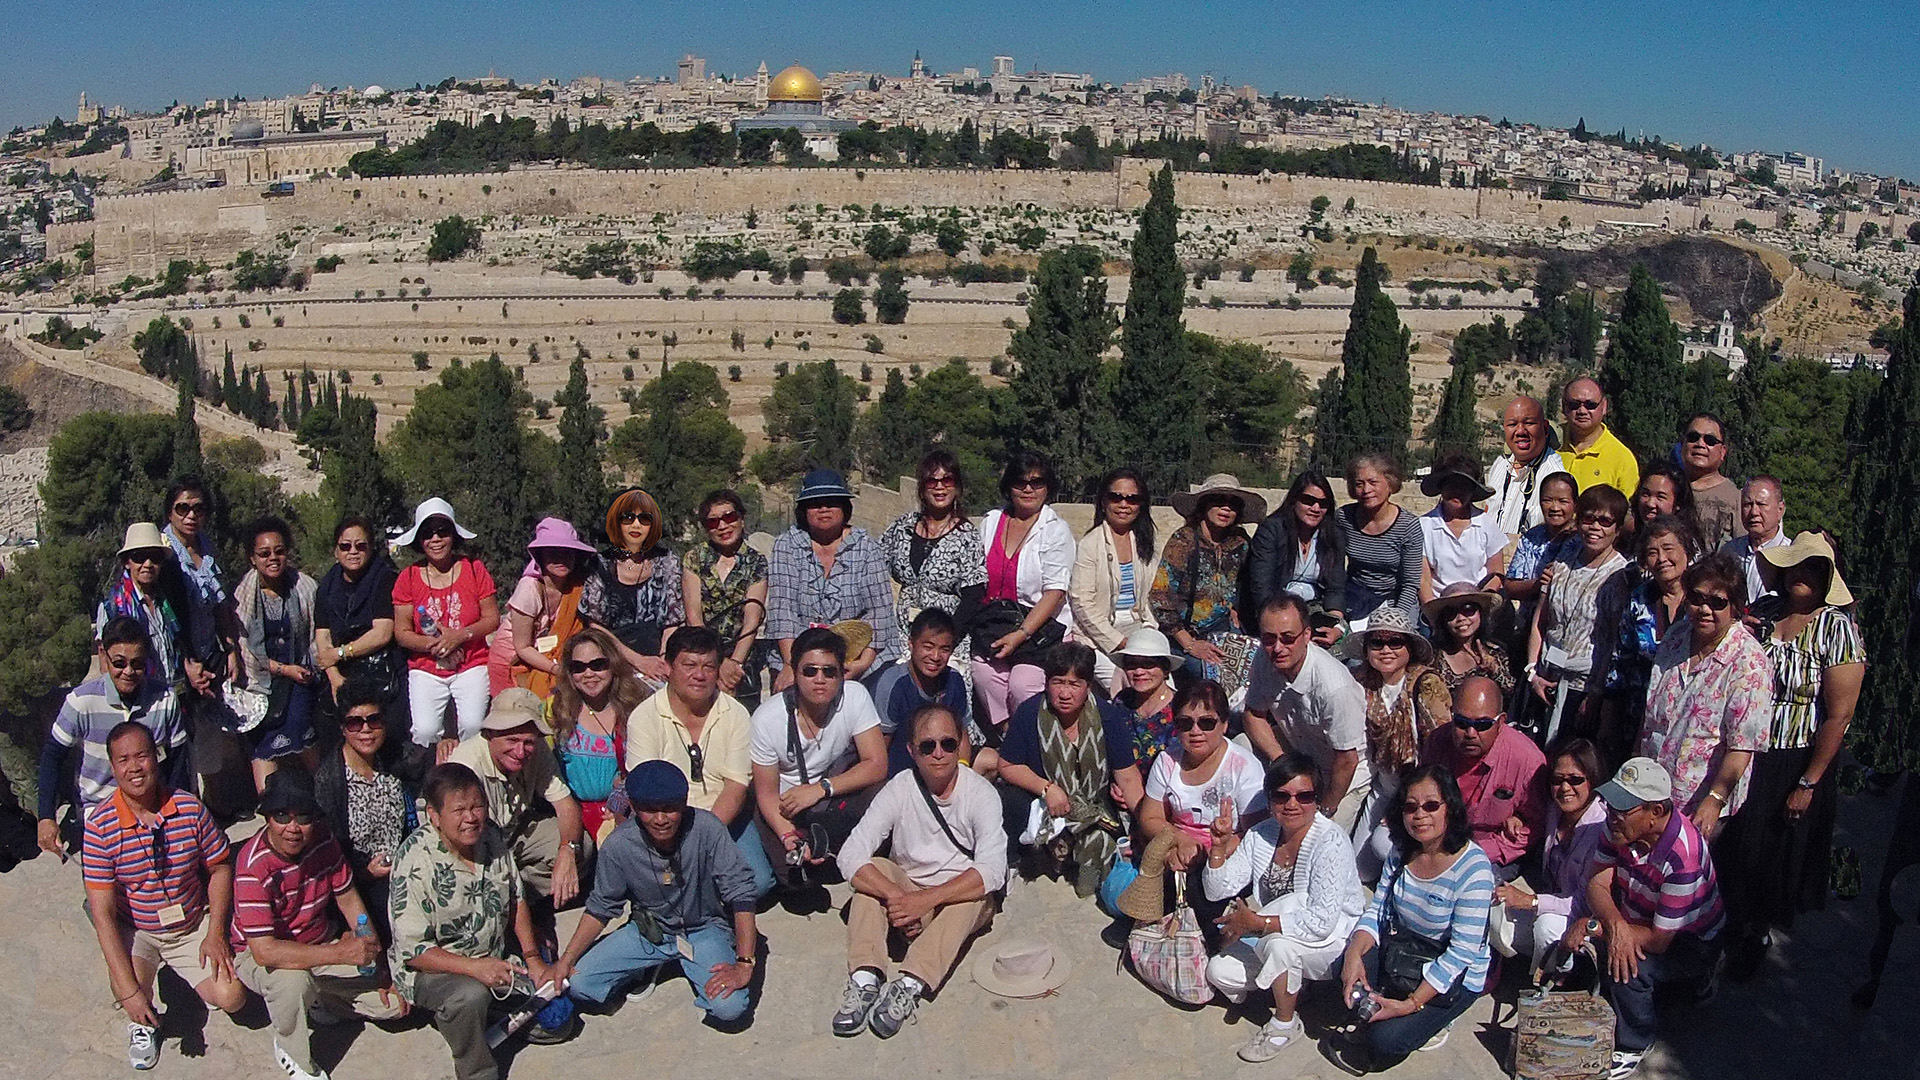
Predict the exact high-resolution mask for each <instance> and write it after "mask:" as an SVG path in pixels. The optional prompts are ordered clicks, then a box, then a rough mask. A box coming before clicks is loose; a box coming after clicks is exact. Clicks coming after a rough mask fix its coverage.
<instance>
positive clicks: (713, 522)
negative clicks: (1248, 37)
mask: <svg viewBox="0 0 1920 1080" xmlns="http://www.w3.org/2000/svg"><path fill="white" fill-rule="evenodd" d="M739 520H740V512H739V511H738V510H727V511H725V512H723V513H719V514H715V515H713V516H712V517H710V518H708V519H707V522H706V524H707V528H709V529H717V528H719V527H721V526H722V525H731V524H733V523H734V522H736V521H739Z"/></svg>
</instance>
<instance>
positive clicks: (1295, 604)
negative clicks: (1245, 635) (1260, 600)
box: [1255, 592, 1313, 629]
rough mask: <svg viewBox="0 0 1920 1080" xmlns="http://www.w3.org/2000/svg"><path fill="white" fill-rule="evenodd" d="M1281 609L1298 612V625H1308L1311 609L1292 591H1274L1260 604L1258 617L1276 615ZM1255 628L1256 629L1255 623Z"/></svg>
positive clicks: (1310, 619)
mask: <svg viewBox="0 0 1920 1080" xmlns="http://www.w3.org/2000/svg"><path fill="white" fill-rule="evenodd" d="M1283 611H1293V612H1296V613H1297V614H1299V616H1300V625H1302V626H1307V625H1310V623H1311V621H1312V619H1313V609H1312V608H1310V607H1308V606H1307V602H1306V601H1305V600H1302V599H1300V598H1299V597H1297V596H1295V595H1293V594H1292V593H1286V592H1283V593H1275V594H1273V595H1272V596H1270V597H1268V598H1267V602H1266V603H1264V604H1261V605H1260V618H1261V619H1265V618H1266V617H1267V616H1269V615H1278V614H1279V613H1281V612H1283ZM1255 629H1258V626H1257V625H1256V627H1255Z"/></svg>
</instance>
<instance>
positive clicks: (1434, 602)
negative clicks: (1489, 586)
mask: <svg viewBox="0 0 1920 1080" xmlns="http://www.w3.org/2000/svg"><path fill="white" fill-rule="evenodd" d="M1461 604H1478V605H1479V606H1480V615H1481V617H1482V618H1484V617H1486V616H1487V615H1488V614H1490V613H1491V612H1492V611H1493V609H1494V608H1496V607H1499V606H1500V597H1499V596H1498V595H1496V594H1494V593H1490V592H1488V591H1487V590H1485V589H1480V588H1475V587H1474V586H1473V585H1472V584H1471V583H1469V582H1465V581H1456V582H1454V583H1453V584H1451V585H1449V586H1447V587H1446V588H1444V589H1442V590H1440V595H1439V596H1436V597H1434V598H1433V599H1431V600H1429V601H1427V602H1426V603H1424V604H1421V605H1420V612H1421V614H1423V615H1425V616H1426V617H1427V625H1428V626H1439V625H1440V624H1441V623H1444V622H1446V621H1447V619H1446V612H1448V611H1451V610H1452V609H1454V608H1455V607H1458V606H1460V605H1461Z"/></svg>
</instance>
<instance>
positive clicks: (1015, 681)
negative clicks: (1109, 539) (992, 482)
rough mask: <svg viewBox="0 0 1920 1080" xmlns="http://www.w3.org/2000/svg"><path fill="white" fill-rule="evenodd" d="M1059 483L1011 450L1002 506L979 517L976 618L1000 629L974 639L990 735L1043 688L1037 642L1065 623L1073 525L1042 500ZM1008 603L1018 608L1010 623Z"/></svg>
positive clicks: (1035, 457) (1052, 638)
mask: <svg viewBox="0 0 1920 1080" xmlns="http://www.w3.org/2000/svg"><path fill="white" fill-rule="evenodd" d="M1059 486H1060V485H1059V481H1058V480H1057V479H1056V478H1055V475H1054V471H1053V463H1052V462H1051V461H1048V460H1047V458H1046V456H1045V455H1044V454H1038V453H1035V452H1033V451H1031V450H1021V451H1018V452H1016V453H1015V454H1013V456H1012V457H1011V458H1009V459H1008V461H1007V467H1006V471H1005V472H1003V473H1002V474H1001V476H1000V494H1001V496H1002V497H1003V498H1005V499H1006V504H1005V505H1004V506H1001V507H999V508H997V509H994V510H990V511H988V512H987V516H986V517H985V518H983V519H981V521H980V538H981V539H982V540H984V541H985V542H986V545H985V546H986V557H987V594H986V606H985V608H983V611H982V615H983V616H984V617H985V618H986V619H989V620H992V621H991V622H990V623H989V624H988V625H991V626H993V627H994V628H995V629H999V628H1000V627H1001V626H1002V625H1004V626H1005V629H1004V630H1001V631H1000V632H999V633H998V635H997V636H995V637H994V638H993V639H992V640H991V641H986V642H983V641H981V640H980V639H979V637H975V638H974V641H973V646H974V649H973V689H974V693H975V694H976V695H977V696H978V697H979V699H980V706H981V710H982V712H983V713H984V721H985V726H986V729H987V732H988V735H989V736H990V737H997V736H998V735H999V734H1000V733H1001V732H1003V731H1005V730H1006V726H1007V718H1008V717H1009V716H1011V715H1012V714H1013V710H1014V707H1015V706H1017V705H1019V704H1020V703H1021V702H1023V701H1025V700H1027V699H1028V698H1030V697H1032V696H1034V695H1035V694H1038V693H1039V692H1040V691H1042V690H1044V689H1046V685H1047V678H1046V675H1045V674H1044V673H1042V671H1041V669H1040V656H1041V654H1042V653H1043V652H1044V651H1045V647H1044V646H1045V645H1046V644H1052V643H1055V642H1058V641H1060V640H1061V639H1062V638H1063V637H1064V636H1065V633H1066V630H1067V628H1068V627H1069V626H1071V625H1072V620H1071V618H1070V617H1069V615H1068V614H1067V584H1068V582H1069V581H1070V579H1071V578H1072V577H1073V555H1074V543H1073V530H1071V529H1069V528H1067V523H1066V522H1065V521H1062V520H1061V519H1060V515H1059V514H1056V513H1054V510H1053V507H1051V506H1048V505H1047V502H1048V501H1049V500H1050V499H1052V497H1053V493H1054V492H1055V491H1056V490H1057V489H1058V488H1059ZM1009 603H1010V604H1012V605H1017V607H1018V608H1019V612H1018V616H1017V620H1016V617H1015V615H1014V613H1013V612H1012V611H1010V610H1008V609H1007V605H1008V604H1009ZM1001 614H1004V615H1005V616H1006V617H1005V618H1004V619H1001V618H999V617H998V616H1000V615H1001ZM1050 622H1051V623H1056V624H1058V625H1057V626H1055V627H1049V626H1048V625H1047V624H1048V623H1050ZM979 625H980V624H979V622H976V623H975V626H976V628H977V627H978V626H979ZM983 646H984V647H983Z"/></svg>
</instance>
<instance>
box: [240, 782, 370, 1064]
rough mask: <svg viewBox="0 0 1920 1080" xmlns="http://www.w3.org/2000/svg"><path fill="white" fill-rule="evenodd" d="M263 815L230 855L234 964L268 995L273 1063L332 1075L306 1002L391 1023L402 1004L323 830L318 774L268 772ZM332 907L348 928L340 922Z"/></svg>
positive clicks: (348, 875)
mask: <svg viewBox="0 0 1920 1080" xmlns="http://www.w3.org/2000/svg"><path fill="white" fill-rule="evenodd" d="M260 816H261V817H263V818H265V819H266V822H267V823H266V825H265V827H263V828H262V829H261V830H260V831H259V832H257V833H255V834H253V836H252V837H251V838H250V839H248V840H247V842H246V843H244V844H241V845H240V854H239V855H238V856H237V857H235V859H234V875H233V940H234V941H237V942H244V943H245V946H246V948H245V951H243V952H242V953H240V955H239V957H238V958H237V959H236V960H235V961H234V969H235V971H236V973H237V974H238V975H239V976H240V981H241V982H242V983H244V984H246V987H247V989H249V990H252V991H253V992H254V993H256V994H259V995H260V996H261V997H262V998H264V999H266V1002H267V1015H268V1017H269V1018H271V1019H272V1021H273V1056H274V1061H275V1062H276V1063H277V1064H278V1065H279V1066H280V1068H281V1069H282V1070H284V1071H285V1072H286V1074H287V1075H288V1076H289V1077H291V1078H292V1080H327V1074H326V1073H325V1072H323V1071H322V1070H321V1069H320V1068H319V1067H318V1066H316V1065H315V1064H314V1063H313V1053H312V1050H311V1047H310V1042H311V1039H310V1037H309V1035H308V1031H307V1013H308V1010H309V1009H310V1008H312V1007H314V1006H316V1005H320V1006H323V1007H329V1011H331V1012H333V1013H335V1014H336V1015H338V1014H339V1013H343V1012H353V1013H357V1014H359V1015H360V1016H363V1017H365V1018H367V1019H369V1020H391V1019H394V1018H396V1017H399V1016H402V1015H404V1014H405V1013H406V1011H407V1008H406V1003H405V1002H404V1001H402V1000H400V996H399V995H398V994H396V993H394V992H393V987H392V984H391V983H389V982H388V980H387V978H386V975H385V974H384V972H382V970H381V968H380V953H381V948H380V939H379V938H378V937H376V936H375V935H374V932H373V929H372V927H371V925H370V924H369V921H368V919H367V908H366V905H365V904H364V903H363V902H362V901H361V899H360V894H359V892H357V891H356V890H355V889H354V887H353V871H352V870H350V869H348V867H347V860H346V857H345V856H344V855H342V854H341V852H340V845H339V844H338V843H337V842H336V841H335V840H334V839H333V837H332V835H330V834H329V833H328V831H327V827H326V824H325V814H324V813H323V812H322V811H321V809H320V803H319V800H317V799H315V798H314V795H313V779H312V777H310V776H308V775H307V774H306V773H304V772H301V771H300V770H298V769H281V770H279V771H278V772H275V773H274V774H272V775H271V776H269V777H267V787H266V790H265V791H264V792H262V793H261V795H260ZM335 908H338V909H339V911H340V914H341V916H342V917H343V918H344V919H345V920H346V921H345V923H344V924H341V923H336V922H335V921H334V918H333V912H334V909H335ZM343 925H344V927H345V930H344V932H343V930H342V926H343ZM362 929H364V933H361V932H359V931H360V930H362ZM367 969H370V970H371V973H370V974H363V973H362V972H363V970H367Z"/></svg>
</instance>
